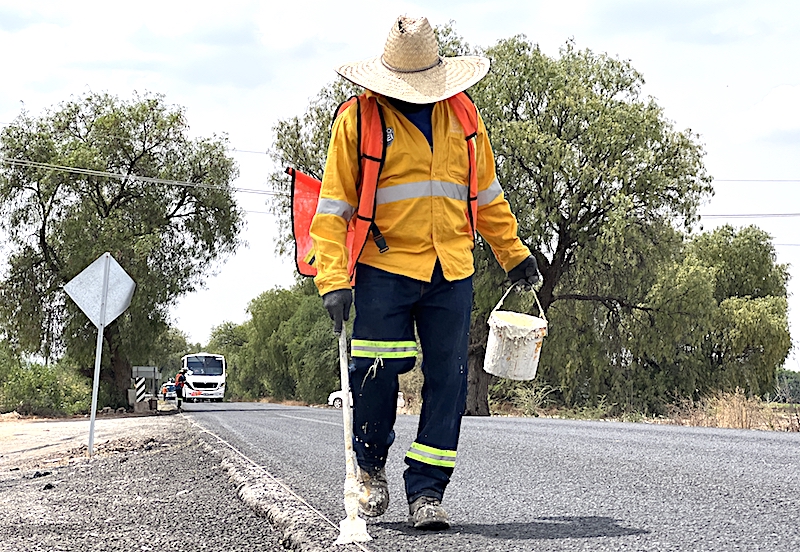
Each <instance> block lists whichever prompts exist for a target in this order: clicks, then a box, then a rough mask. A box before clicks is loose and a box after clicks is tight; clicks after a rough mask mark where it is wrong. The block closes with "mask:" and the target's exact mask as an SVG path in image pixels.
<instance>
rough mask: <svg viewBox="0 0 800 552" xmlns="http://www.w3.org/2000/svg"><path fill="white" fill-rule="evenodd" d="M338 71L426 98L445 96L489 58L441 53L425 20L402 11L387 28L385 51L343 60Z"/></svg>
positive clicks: (408, 97) (476, 76)
mask: <svg viewBox="0 0 800 552" xmlns="http://www.w3.org/2000/svg"><path fill="white" fill-rule="evenodd" d="M336 72H337V73H339V74H340V75H341V76H343V77H344V78H346V79H347V80H349V81H352V82H354V83H356V84H358V85H360V86H363V87H364V88H366V89H368V90H372V91H373V92H377V93H378V94H383V95H384V96H389V97H390V98H397V99H399V100H403V101H406V102H409V103H416V104H425V103H433V102H438V101H440V100H444V99H447V98H449V97H451V96H454V95H456V94H458V93H459V92H463V91H464V90H466V89H467V88H469V87H470V86H472V85H473V84H475V83H476V82H478V81H479V80H481V79H482V78H483V77H485V76H486V73H488V72H489V60H488V59H487V58H485V57H480V56H457V57H441V56H440V55H439V43H438V42H437V41H436V36H435V35H434V34H433V29H432V28H431V26H430V23H428V20H427V19H426V18H424V17H419V18H411V17H406V16H403V15H401V16H400V17H398V18H397V21H395V23H394V25H393V26H392V29H391V31H390V32H389V38H387V39H386V46H384V48H383V55H380V56H376V57H373V58H370V59H366V60H363V61H356V62H353V63H346V64H344V65H342V66H341V67H339V68H338V69H337V70H336Z"/></svg>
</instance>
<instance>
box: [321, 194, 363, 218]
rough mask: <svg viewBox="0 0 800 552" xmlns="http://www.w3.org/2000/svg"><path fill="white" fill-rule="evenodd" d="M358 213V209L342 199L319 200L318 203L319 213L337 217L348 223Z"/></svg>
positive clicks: (322, 198)
mask: <svg viewBox="0 0 800 552" xmlns="http://www.w3.org/2000/svg"><path fill="white" fill-rule="evenodd" d="M355 212H356V208H355V207H353V206H352V205H350V204H349V203H347V202H346V201H342V200H340V199H326V198H324V197H321V198H319V202H317V213H319V214H324V215H336V216H338V217H342V218H343V219H344V220H346V221H348V222H349V221H350V219H351V218H353V215H354V214H355Z"/></svg>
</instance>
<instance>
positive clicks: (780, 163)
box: [0, 0, 800, 370]
mask: <svg viewBox="0 0 800 552" xmlns="http://www.w3.org/2000/svg"><path fill="white" fill-rule="evenodd" d="M402 14H405V15H409V16H420V15H423V16H425V17H427V18H428V20H429V21H430V22H431V24H432V25H434V26H435V25H440V24H446V23H448V22H449V21H452V22H453V25H454V27H455V30H456V32H457V33H458V34H460V35H461V36H462V37H463V38H464V39H465V40H466V41H467V42H468V43H470V44H471V45H474V46H484V47H487V46H491V45H493V44H494V43H496V42H497V41H498V40H502V39H505V38H509V37H511V36H515V35H525V36H526V37H527V38H528V39H529V40H531V41H533V42H535V43H537V44H538V45H539V46H540V48H541V49H542V51H544V52H545V53H547V54H548V55H552V56H556V55H557V54H558V50H559V48H560V47H561V46H562V45H563V44H565V42H566V41H568V40H574V42H575V44H576V45H577V46H578V47H579V48H588V49H591V50H592V51H594V52H597V53H607V54H609V55H610V56H612V57H618V58H620V59H625V60H629V61H630V62H631V64H632V65H633V67H635V68H636V69H637V70H638V71H639V72H641V73H642V74H643V76H644V79H645V82H646V84H645V86H644V88H643V92H644V94H645V95H647V96H652V97H653V98H655V100H656V101H657V103H658V104H659V105H660V106H661V107H662V108H663V109H664V112H665V116H666V117H667V118H668V119H670V120H671V121H672V122H673V124H674V126H675V128H676V129H679V130H685V129H691V130H692V132H694V133H696V134H698V135H699V141H700V142H701V143H702V144H703V146H704V149H705V152H706V156H705V165H706V169H707V171H708V173H709V174H711V175H712V176H713V177H714V178H715V182H714V188H715V195H714V196H713V198H711V199H710V200H709V201H708V202H706V203H705V204H703V205H702V206H701V208H700V214H701V215H702V216H703V219H702V225H703V228H704V229H705V230H711V229H713V228H715V227H716V226H719V225H721V224H726V223H727V224H732V225H734V226H735V227H742V226H747V225H750V224H754V225H757V226H759V227H760V228H762V229H763V230H765V231H766V232H768V233H769V234H770V235H771V236H772V237H773V238H774V243H775V244H776V251H777V260H778V262H780V263H787V264H789V265H791V266H790V274H791V275H792V280H791V281H790V283H789V293H790V297H789V320H790V329H791V330H792V334H793V342H794V344H795V350H796V349H798V347H797V346H798V344H800V235H798V227H799V226H798V225H799V223H800V155H798V153H800V152H799V151H798V150H799V149H800V62H798V59H800V3H797V2H794V1H790V0H785V1H777V0H752V1H749V0H739V1H737V0H663V1H662V0H647V1H636V0H608V1H603V0H595V1H577V0H562V1H560V2H552V1H548V2H545V1H539V0H484V1H477V2H476V1H470V0H461V1H459V2H455V1H449V0H443V1H438V2H381V1H373V2H370V3H369V4H364V9H358V6H357V5H354V4H348V5H346V6H343V5H341V4H339V3H334V2H330V1H324V0H318V1H306V0H294V1H292V2H274V1H272V0H267V1H261V2H257V1H244V0H228V1H226V2H205V1H197V0H195V1H193V2H186V1H170V0H160V1H158V2H155V1H151V0H142V1H139V2H136V3H121V2H120V3H118V2H108V1H102V2H99V1H94V2H92V1H77V0H76V1H69V0H60V1H44V0H42V1H40V0H25V2H21V1H19V0H15V1H10V0H0V124H8V123H10V122H12V121H13V120H14V118H15V117H17V116H18V115H19V114H20V112H21V110H22V109H23V108H24V109H25V110H27V111H28V112H30V113H31V114H33V115H37V114H41V113H43V112H44V110H46V109H48V108H52V107H55V106H57V105H58V104H59V103H60V102H63V101H67V100H69V99H71V98H72V97H78V96H80V95H82V94H84V93H86V92H88V91H92V92H108V93H111V94H114V95H117V96H119V97H121V98H131V97H132V95H133V92H134V91H138V92H144V91H147V92H156V93H161V94H164V96H165V98H166V101H167V102H168V103H170V104H174V105H180V106H183V107H184V108H185V109H186V114H187V118H188V121H189V124H190V126H191V133H192V135H193V136H196V137H201V136H210V135H212V134H222V133H226V134H227V135H228V136H229V139H230V143H231V146H232V147H233V148H234V149H235V150H236V151H233V152H232V155H233V156H234V158H235V159H236V161H237V163H238V164H239V168H240V177H239V178H238V180H237V181H236V182H235V183H234V186H236V187H237V188H247V189H257V190H268V189H269V184H268V183H267V180H266V179H267V175H268V173H269V172H271V171H272V170H273V166H272V163H271V160H270V158H269V157H268V156H267V155H265V153H264V152H266V151H267V150H268V149H269V148H270V147H271V145H272V142H273V131H272V129H273V127H274V125H275V124H276V122H277V121H278V120H282V119H287V118H289V117H293V116H296V115H301V114H302V113H303V112H304V111H305V108H306V106H307V104H308V101H309V100H310V99H311V98H312V97H314V96H315V95H316V94H317V93H318V92H319V90H320V89H322V88H323V87H325V86H326V85H328V84H330V83H331V82H333V81H334V80H335V78H336V74H335V72H334V68H335V67H337V66H338V65H340V64H342V63H346V62H350V61H355V60H359V59H365V58H368V57H372V56H374V55H377V54H379V53H381V51H382V50H383V45H384V42H385V40H386V36H387V35H388V31H389V28H390V27H391V25H392V23H393V22H394V20H395V18H396V17H397V16H398V15H402ZM266 198H267V196H265V195H263V194H254V193H237V201H238V202H239V204H240V206H241V207H242V208H243V209H244V210H245V211H246V212H247V213H246V222H247V225H246V229H245V232H244V235H243V238H244V240H245V241H246V243H247V246H246V247H242V248H240V250H239V251H237V252H236V254H235V255H234V256H232V257H230V258H228V259H227V261H226V262H225V263H224V264H221V265H219V266H217V267H216V268H215V272H214V274H213V275H212V276H210V277H209V278H207V280H206V282H205V285H204V287H203V288H202V289H200V290H198V291H196V292H194V293H192V294H190V295H187V296H185V297H183V298H182V299H180V300H179V301H178V302H177V304H176V305H175V306H174V308H172V310H171V316H172V317H173V320H172V321H173V323H174V324H175V325H176V326H177V327H178V328H180V329H181V330H182V331H184V332H185V333H186V334H187V336H188V337H189V339H190V341H192V342H199V343H206V342H207V341H208V339H209V336H210V333H211V330H212V329H213V327H215V326H217V325H219V324H221V323H222V322H225V321H231V322H235V323H241V322H244V321H245V320H246V319H247V312H246V309H247V305H248V303H249V301H251V300H252V299H254V298H255V297H257V296H258V295H259V294H260V293H262V292H264V291H266V290H269V289H271V288H274V287H276V286H281V287H285V286H289V285H291V283H292V282H293V281H294V265H293V264H292V262H291V261H289V260H285V259H281V258H279V257H277V256H276V255H275V253H274V240H275V237H276V220H275V218H274V216H273V215H271V214H268V212H267V211H268V207H267V206H266V204H265V201H266ZM719 215H725V216H719ZM764 215H772V216H764ZM774 215H794V216H774ZM3 250H4V248H3V246H2V243H0V256H2V252H3ZM798 358H800V356H799V355H798V354H797V353H796V351H793V353H792V355H791V356H790V358H789V360H788V361H787V368H791V369H795V370H798V369H800V362H799V361H798Z"/></svg>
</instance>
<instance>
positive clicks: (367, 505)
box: [358, 467, 389, 517]
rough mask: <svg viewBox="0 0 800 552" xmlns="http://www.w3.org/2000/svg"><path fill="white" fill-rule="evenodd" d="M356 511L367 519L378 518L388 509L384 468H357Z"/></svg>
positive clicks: (387, 491) (387, 489)
mask: <svg viewBox="0 0 800 552" xmlns="http://www.w3.org/2000/svg"><path fill="white" fill-rule="evenodd" d="M358 487H359V489H358V490H359V497H358V511H359V512H360V513H361V514H362V515H364V516H367V517H378V516H382V515H383V514H385V513H386V509H387V508H388V507H389V483H388V482H387V481H386V470H385V469H384V468H373V469H369V470H365V469H362V468H361V467H359V468H358Z"/></svg>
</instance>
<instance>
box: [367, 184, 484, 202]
mask: <svg viewBox="0 0 800 552" xmlns="http://www.w3.org/2000/svg"><path fill="white" fill-rule="evenodd" d="M468 191H469V190H468V189H467V187H466V186H464V185H463V184H455V183H453V182H445V181H442V180H423V181H422V182H409V183H407V184H398V185H397V186H389V187H386V188H380V189H378V192H377V194H376V196H377V202H378V205H383V204H386V203H393V202H395V201H403V200H404V199H416V198H420V197H446V198H449V199H454V200H456V201H467V193H468Z"/></svg>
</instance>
